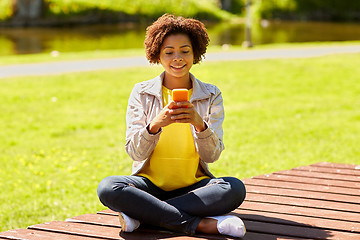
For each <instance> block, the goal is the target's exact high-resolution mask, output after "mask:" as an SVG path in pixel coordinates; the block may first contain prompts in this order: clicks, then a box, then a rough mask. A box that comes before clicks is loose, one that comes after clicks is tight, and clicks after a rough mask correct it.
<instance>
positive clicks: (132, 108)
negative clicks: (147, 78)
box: [125, 85, 161, 161]
mask: <svg viewBox="0 0 360 240" xmlns="http://www.w3.org/2000/svg"><path fill="white" fill-rule="evenodd" d="M143 101H146V99H142V97H141V93H140V92H139V85H135V87H134V89H133V90H132V92H131V94H130V98H129V102H128V107H127V111H126V127H127V128H126V143H125V150H126V152H127V153H128V154H129V156H130V157H131V158H132V159H133V160H134V161H143V160H146V159H147V158H149V157H150V155H151V153H152V152H153V150H154V148H155V146H156V144H157V142H158V141H159V138H160V133H161V131H160V132H158V133H157V134H150V133H149V132H148V130H147V125H148V123H147V120H146V109H145V108H144V107H145V106H146V104H145V103H143Z"/></svg>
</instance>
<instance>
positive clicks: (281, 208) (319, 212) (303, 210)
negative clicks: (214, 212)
mask: <svg viewBox="0 0 360 240" xmlns="http://www.w3.org/2000/svg"><path fill="white" fill-rule="evenodd" d="M240 209H251V210H260V211H266V212H274V213H286V214H293V215H299V216H308V217H317V218H325V219H336V220H339V221H347V222H360V217H359V214H358V213H352V212H340V211H334V210H328V209H315V208H307V207H297V206H290V205H280V204H274V203H262V202H250V201H245V202H244V203H243V204H241V206H240Z"/></svg>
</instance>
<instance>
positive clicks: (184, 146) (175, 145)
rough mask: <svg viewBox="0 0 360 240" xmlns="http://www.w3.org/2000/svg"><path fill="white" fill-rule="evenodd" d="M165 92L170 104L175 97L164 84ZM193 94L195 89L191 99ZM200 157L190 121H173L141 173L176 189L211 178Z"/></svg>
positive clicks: (167, 188) (161, 185)
mask: <svg viewBox="0 0 360 240" xmlns="http://www.w3.org/2000/svg"><path fill="white" fill-rule="evenodd" d="M162 93H163V97H162V98H163V99H162V100H163V104H164V106H166V105H167V104H168V103H169V101H171V90H169V89H167V88H165V87H164V86H163V89H162ZM191 94H192V89H190V90H189V99H190V96H191ZM199 161H200V158H199V154H198V153H197V151H196V148H195V143H194V139H193V136H192V133H191V127H190V123H173V124H170V125H168V126H166V127H164V128H163V131H162V133H161V135H160V139H159V142H158V144H157V145H156V147H155V149H154V151H153V153H152V155H151V157H150V159H149V160H148V161H147V162H146V163H145V165H144V167H143V168H142V169H141V171H140V172H139V173H138V174H137V175H139V176H144V177H146V178H148V179H150V180H151V182H153V183H154V184H155V185H156V186H158V187H159V188H161V189H163V190H165V191H172V190H175V189H178V188H183V187H187V186H190V185H192V184H194V183H196V182H198V181H200V180H202V179H205V178H209V177H208V176H206V175H205V174H204V173H203V171H202V168H201V166H200V164H199Z"/></svg>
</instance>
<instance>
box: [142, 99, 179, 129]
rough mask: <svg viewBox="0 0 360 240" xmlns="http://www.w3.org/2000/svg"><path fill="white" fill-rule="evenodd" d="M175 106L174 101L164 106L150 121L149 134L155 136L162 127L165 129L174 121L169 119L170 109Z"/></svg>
mask: <svg viewBox="0 0 360 240" xmlns="http://www.w3.org/2000/svg"><path fill="white" fill-rule="evenodd" d="M174 106H176V103H175V102H174V101H171V102H170V103H169V104H168V105H166V106H165V107H164V108H163V109H162V110H161V112H160V113H159V114H158V115H157V116H156V117H155V118H154V119H153V120H152V121H151V123H150V125H149V129H148V130H149V132H150V133H151V134H156V133H158V132H159V131H160V129H161V128H162V127H166V126H168V125H170V124H172V123H174V122H175V121H174V120H173V119H171V116H172V114H171V109H172V108H173V107H174Z"/></svg>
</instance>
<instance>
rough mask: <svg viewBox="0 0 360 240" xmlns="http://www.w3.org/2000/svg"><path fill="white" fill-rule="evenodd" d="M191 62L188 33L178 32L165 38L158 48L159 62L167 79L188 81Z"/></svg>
mask: <svg viewBox="0 0 360 240" xmlns="http://www.w3.org/2000/svg"><path fill="white" fill-rule="evenodd" d="M193 62H194V53H193V49H192V45H191V41H190V38H189V36H188V35H186V34H182V33H179V34H172V35H169V36H167V37H166V38H165V40H164V42H163V44H162V46H161V49H160V63H161V65H162V66H163V67H164V69H165V76H166V78H167V79H168V80H171V81H181V80H184V81H189V71H190V69H191V67H192V65H193Z"/></svg>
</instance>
